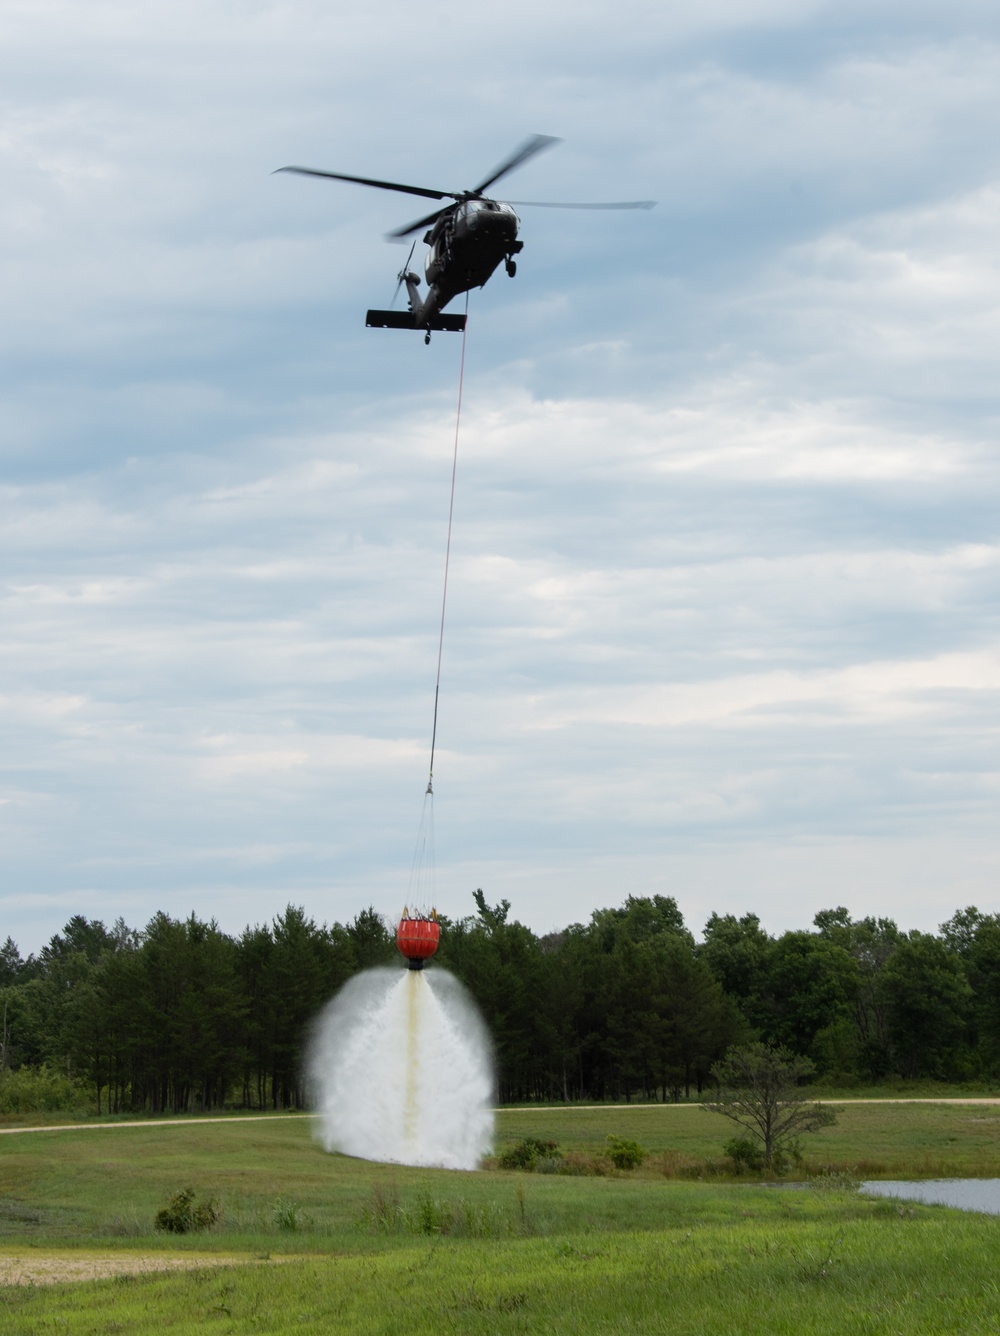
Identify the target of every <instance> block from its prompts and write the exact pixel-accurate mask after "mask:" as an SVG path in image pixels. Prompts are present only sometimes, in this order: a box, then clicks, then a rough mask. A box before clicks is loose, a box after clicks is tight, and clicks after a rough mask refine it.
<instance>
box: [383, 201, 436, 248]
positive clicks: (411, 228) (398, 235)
mask: <svg viewBox="0 0 1000 1336" xmlns="http://www.w3.org/2000/svg"><path fill="white" fill-rule="evenodd" d="M450 208H451V205H450V204H449V205H448V207H447V208H445V209H438V211H437V213H429V214H428V215H427V217H426V218H418V219H417V221H416V222H415V223H409V224H408V225H407V226H406V227H400V228H397V230H396V231H395V232H386V234H385V239H386V241H405V240H406V238H407V237H408V236H409V235H410V233H411V232H419V231H420V229H421V228H422V227H431V226H433V224H434V223H436V222H437V220H438V219H439V218H440V217H441V215H442V214H443V213H447V212H448V209H450Z"/></svg>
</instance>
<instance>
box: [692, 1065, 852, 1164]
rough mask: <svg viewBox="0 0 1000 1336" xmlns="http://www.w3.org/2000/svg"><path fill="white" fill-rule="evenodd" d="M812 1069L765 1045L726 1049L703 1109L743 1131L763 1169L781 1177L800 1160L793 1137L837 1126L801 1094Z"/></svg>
mask: <svg viewBox="0 0 1000 1336" xmlns="http://www.w3.org/2000/svg"><path fill="white" fill-rule="evenodd" d="M813 1070H814V1069H813V1065H812V1063H811V1062H810V1061H809V1059H808V1058H800V1057H796V1055H795V1054H793V1053H789V1052H788V1050H787V1049H781V1048H770V1047H768V1045H767V1044H745V1045H743V1046H742V1047H739V1048H732V1049H730V1050H729V1052H728V1053H727V1054H726V1056H725V1058H724V1059H723V1060H722V1061H721V1062H717V1063H716V1064H715V1066H714V1067H713V1068H712V1075H713V1076H714V1077H715V1079H716V1081H717V1083H718V1087H719V1091H718V1094H717V1096H716V1098H715V1099H714V1100H713V1101H711V1102H710V1103H706V1104H705V1105H704V1106H703V1107H704V1108H705V1109H707V1110H708V1111H709V1112H711V1113H721V1114H722V1116H723V1117H724V1118H728V1119H729V1120H730V1121H731V1122H734V1123H736V1124H737V1126H739V1127H741V1128H743V1129H744V1131H745V1132H747V1133H749V1139H750V1141H751V1142H752V1143H753V1144H755V1145H756V1146H758V1147H759V1150H760V1153H761V1155H762V1156H763V1162H764V1168H765V1169H767V1170H770V1171H773V1172H774V1173H778V1174H780V1173H783V1172H784V1171H785V1169H786V1167H787V1164H788V1161H789V1159H796V1160H797V1159H799V1158H800V1152H799V1148H798V1140H797V1139H798V1137H799V1136H801V1135H802V1134H803V1133H806V1132H817V1131H819V1130H820V1128H823V1127H830V1126H832V1125H833V1124H834V1123H835V1122H836V1121H837V1115H836V1114H835V1113H834V1111H833V1110H832V1109H831V1108H829V1107H828V1106H826V1105H822V1104H810V1103H806V1100H805V1098H804V1096H803V1095H802V1093H801V1089H800V1084H801V1082H802V1080H803V1079H804V1078H805V1077H807V1076H811V1075H812V1074H813ZM727 1153H728V1151H727Z"/></svg>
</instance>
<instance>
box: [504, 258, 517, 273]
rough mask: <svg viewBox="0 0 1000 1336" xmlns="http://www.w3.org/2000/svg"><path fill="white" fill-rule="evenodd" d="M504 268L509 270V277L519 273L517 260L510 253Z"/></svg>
mask: <svg viewBox="0 0 1000 1336" xmlns="http://www.w3.org/2000/svg"><path fill="white" fill-rule="evenodd" d="M504 268H505V269H506V270H507V277H508V278H513V277H514V275H515V274H516V273H517V262H516V261H515V260H512V259H511V258H510V256H509V255H508V256H507V259H506V260H505V261H504Z"/></svg>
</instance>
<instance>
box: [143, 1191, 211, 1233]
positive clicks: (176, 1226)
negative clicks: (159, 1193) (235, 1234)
mask: <svg viewBox="0 0 1000 1336" xmlns="http://www.w3.org/2000/svg"><path fill="white" fill-rule="evenodd" d="M220 1215H221V1212H220V1211H219V1208H218V1206H217V1205H216V1203H215V1202H214V1201H212V1200H211V1199H209V1200H208V1201H203V1202H200V1203H199V1204H198V1205H197V1206H196V1205H195V1200H194V1188H184V1189H182V1190H181V1191H180V1192H178V1193H176V1194H175V1195H174V1196H173V1197H171V1198H170V1201H169V1202H168V1203H167V1205H166V1206H164V1207H163V1208H162V1209H161V1210H159V1211H157V1212H156V1218H155V1219H154V1221H153V1224H154V1225H155V1226H156V1228H157V1229H162V1230H164V1231H165V1232H166V1233H168V1234H197V1233H200V1231H201V1230H203V1229H211V1228H212V1226H213V1225H215V1224H218V1222H219V1218H220Z"/></svg>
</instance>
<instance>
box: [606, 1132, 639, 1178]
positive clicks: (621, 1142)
mask: <svg viewBox="0 0 1000 1336" xmlns="http://www.w3.org/2000/svg"><path fill="white" fill-rule="evenodd" d="M645 1158H646V1151H645V1149H644V1148H643V1147H642V1146H640V1145H639V1143H638V1141H631V1140H629V1138H628V1137H616V1136H615V1135H614V1133H611V1134H609V1136H608V1159H609V1160H610V1161H611V1163H612V1164H613V1165H614V1166H615V1168H616V1169H638V1168H639V1165H640V1164H642V1162H643V1160H644V1159H645Z"/></svg>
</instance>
